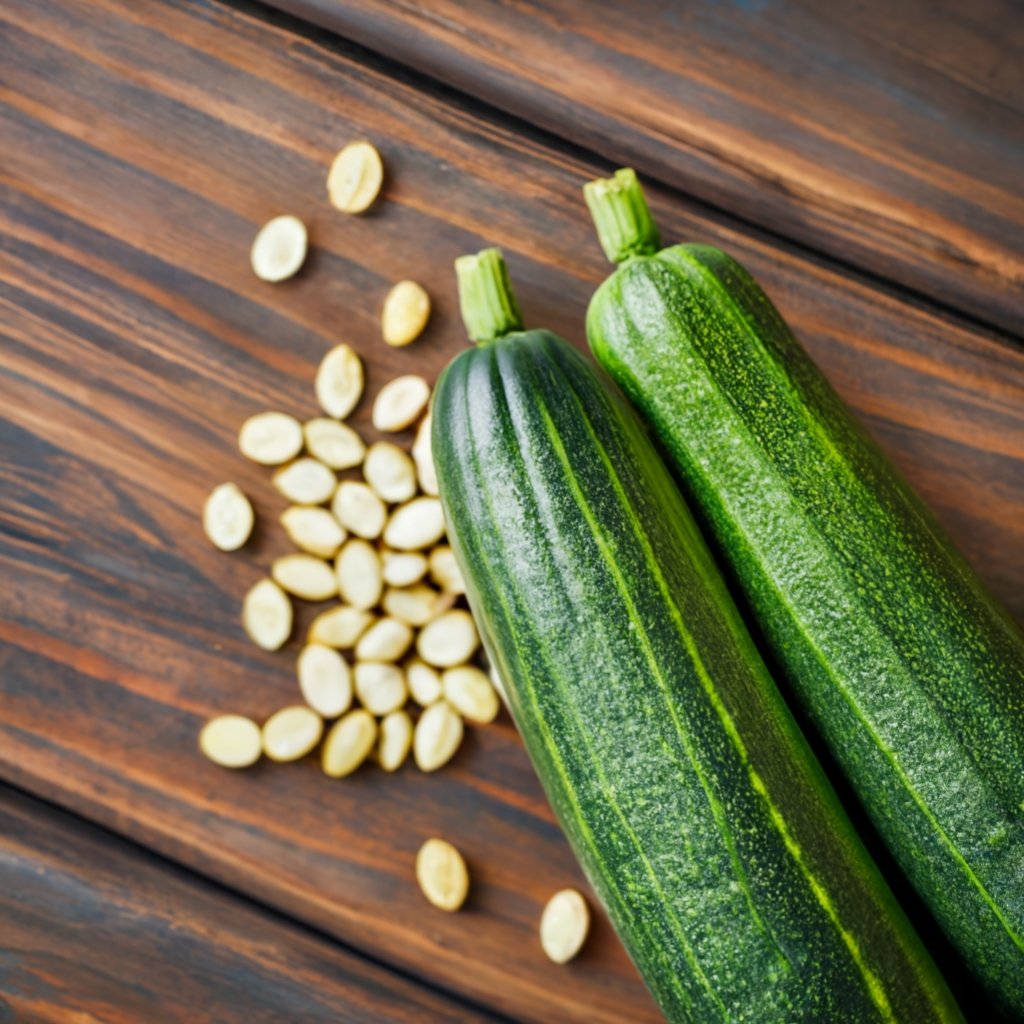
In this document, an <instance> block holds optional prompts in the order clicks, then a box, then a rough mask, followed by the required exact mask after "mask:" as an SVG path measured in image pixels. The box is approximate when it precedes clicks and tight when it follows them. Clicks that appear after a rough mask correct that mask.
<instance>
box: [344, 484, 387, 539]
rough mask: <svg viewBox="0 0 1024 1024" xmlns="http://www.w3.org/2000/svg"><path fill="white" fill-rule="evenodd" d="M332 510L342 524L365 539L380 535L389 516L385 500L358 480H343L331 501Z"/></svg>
mask: <svg viewBox="0 0 1024 1024" xmlns="http://www.w3.org/2000/svg"><path fill="white" fill-rule="evenodd" d="M331 511H332V512H333V513H334V514H335V516H337V518H338V522H340V523H341V525H342V526H344V527H345V528H346V529H347V530H349V531H350V532H351V533H354V534H355V535H356V536H357V537H362V538H364V539H365V540H373V539H374V538H375V537H379V536H380V535H381V531H382V530H383V529H384V523H385V522H386V521H387V518H388V510H387V508H386V506H385V505H384V502H383V501H381V500H380V498H378V497H377V495H376V494H374V492H373V490H372V489H371V488H369V487H367V486H366V484H361V483H359V481H358V480H342V482H341V483H340V484H339V485H338V490H337V493H336V494H335V495H334V501H332V502H331Z"/></svg>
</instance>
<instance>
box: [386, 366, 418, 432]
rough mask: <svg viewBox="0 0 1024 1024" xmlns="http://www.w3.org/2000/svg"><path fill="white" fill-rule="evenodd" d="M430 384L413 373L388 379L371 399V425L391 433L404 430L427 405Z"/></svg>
mask: <svg viewBox="0 0 1024 1024" xmlns="http://www.w3.org/2000/svg"><path fill="white" fill-rule="evenodd" d="M429 401H430V385H429V384H428V383H427V382H426V381H425V380H424V379H423V378H422V377H417V376H416V374H414V373H409V374H406V375H405V376H404V377H396V378H395V379H394V380H392V381H388V383H387V384H385V385H384V387H382V388H381V389H380V391H378V392H377V397H376V398H375V399H374V401H373V425H374V427H376V429H377V430H383V431H386V432H389V433H393V432H395V431H398V430H405V428H406V427H409V426H411V425H412V424H413V422H414V421H415V420H416V418H417V417H418V416H419V415H420V413H421V412H423V410H424V409H425V408H426V407H427V402H429Z"/></svg>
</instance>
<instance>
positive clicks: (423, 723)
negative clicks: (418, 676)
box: [412, 700, 463, 772]
mask: <svg viewBox="0 0 1024 1024" xmlns="http://www.w3.org/2000/svg"><path fill="white" fill-rule="evenodd" d="M462 731H463V728H462V719H461V718H460V717H459V715H458V713H457V712H456V711H455V709H454V708H453V707H452V706H451V705H450V704H449V703H448V702H447V701H444V700H439V701H438V702H437V703H436V704H431V705H430V707H428V708H426V709H424V711H423V714H422V715H420V717H419V721H418V722H417V723H416V729H415V731H414V733H413V740H412V752H413V757H415V759H416V767H417V768H419V769H420V771H423V772H433V771H437V769H438V768H440V767H442V765H445V764H447V763H448V762H449V761H450V760H451V759H452V758H453V757H454V756H455V751H456V750H458V749H459V744H460V743H461V742H462Z"/></svg>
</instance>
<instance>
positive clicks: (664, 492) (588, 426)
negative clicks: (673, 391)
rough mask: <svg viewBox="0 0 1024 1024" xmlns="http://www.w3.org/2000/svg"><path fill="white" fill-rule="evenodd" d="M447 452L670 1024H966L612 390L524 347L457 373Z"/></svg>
mask: <svg viewBox="0 0 1024 1024" xmlns="http://www.w3.org/2000/svg"><path fill="white" fill-rule="evenodd" d="M432 447H433V457H434V463H435V467H436V470H437V476H438V482H439V486H440V492H441V499H442V502H443V504H444V508H445V515H446V519H447V522H448V527H449V537H450V540H451V543H452V546H453V548H454V550H455V553H456V556H457V558H458V561H459V564H460V567H461V569H462V572H463V574H464V576H465V579H466V583H467V591H468V597H469V602H470V605H471V607H472V610H473V613H474V616H475V618H476V621H477V623H478V625H479V626H480V631H481V636H482V638H483V641H484V644H485V646H486V649H487V652H488V655H489V656H490V658H491V661H492V663H493V664H494V665H495V667H496V668H497V670H498V672H499V673H500V675H501V677H502V680H503V681H504V683H505V688H506V690H507V692H508V696H509V703H510V707H511V710H512V713H513V716H514V718H515V721H516V723H517V725H518V727H519V730H520V732H521V733H522V736H523V739H524V741H525V744H526V747H527V750H528V752H529V754H530V757H531V759H532V761H533V763H534V766H535V767H536V769H537V771H538V774H539V776H540V778H541V781H542V783H543V785H544V788H545V790H546V792H547V795H548V798H549V799H550V801H551V804H552V806H553V808H554V810H555V812H556V815H557V816H558V818H559V820H560V822H561V824H562V827H563V829H564V830H565V832H566V834H567V836H568V838H569V840H570V842H571V844H572V846H573V849H574V850H575V852H576V854H577V857H578V858H579V860H580V862H581V863H582V865H583V867H584V869H585V871H586V873H587V875H588V877H589V878H590V880H591V882H592V884H593V886H594V888H595V890H596V891H597V893H598V895H599V896H600V897H601V900H602V902H603V903H604V905H605V907H606V908H607V910H608V912H609V914H610V916H611V918H612V921H613V923H614V924H615V927H616V930H617V931H618V933H619V935H620V937H621V939H622V940H623V942H624V944H625V946H626V948H627V950H628V951H629V953H630V955H631V956H632V957H633V959H634V961H635V963H636V964H637V966H638V968H639V970H640V972H641V974H642V975H643V977H644V978H645V980H646V982H647V984H648V986H649V987H650V989H651V991H652V993H653V994H654V996H655V998H656V999H657V1001H658V1003H659V1004H660V1006H661V1008H662V1010H663V1012H664V1013H665V1015H666V1017H667V1018H668V1019H669V1020H670V1021H673V1022H694V1024H710V1022H716V1021H773V1022H774V1021H785V1022H788V1024H795V1022H801V1021H806V1022H810V1021H815V1022H825V1021H844V1022H861V1021H864V1022H867V1021H901V1022H907V1024H924V1022H929V1021H953V1020H957V1021H958V1020H961V1019H962V1018H961V1016H960V1014H959V1011H958V1010H957V1008H956V1006H955V1004H954V1003H953V1000H952V997H951V996H950V994H949V992H948V990H947V989H946V987H945V984H944V982H943V981H942V979H941V978H940V977H939V976H938V974H937V972H936V970H935V968H934V965H933V964H932V962H931V960H930V959H929V957H928V955H927V953H926V952H925V951H924V949H923V946H922V945H921V943H920V941H919V939H918V938H917V936H916V934H915V933H914V932H913V930H912V929H911V927H910V925H909V923H908V922H907V920H906V918H905V917H904V915H903V912H902V911H901V910H900V908H899V907H898V906H897V905H896V902H895V900H894V899H893V897H892V894H891V893H890V892H889V890H888V888H887V886H886V884H885V882H884V881H883V880H882V878H881V876H880V874H879V872H878V870H877V868H876V867H875V865H874V863H873V861H871V859H870V857H869V856H868V854H867V852H866V851H865V849H864V847H863V846H862V845H861V843H860V840H859V838H858V837H857V835H856V833H855V832H854V830H853V828H852V826H851V825H850V823H849V821H848V819H847V818H846V816H845V813H844V812H843V810H842V809H841V807H840V806H839V803H838V800H837V799H836V797H835V794H834V793H833V791H832V789H831V787H830V785H829V783H828V782H827V780H826V779H825V777H824V775H823V773H822V771H821V769H820V767H819V765H818V764H817V762H816V761H815V759H814V757H813V755H812V753H811V751H810V749H809V747H808V746H807V744H806V741H805V740H804V738H803V736H802V735H801V734H800V732H799V730H798V729H797V726H796V724H795V722H794V720H793V718H792V716H791V715H790V713H789V711H788V709H787V708H786V706H785V704H784V702H783V700H782V698H781V696H780V694H779V692H778V690H777V689H776V688H775V685H774V683H773V681H772V680H771V678H770V676H769V675H768V672H767V670H766V668H765V667H764V664H763V662H762V661H761V659H760V657H759V656H758V654H757V652H756V650H755V648H754V646H753V643H752V641H751V639H750V637H749V634H748V633H747V632H746V629H745V627H744V625H743V623H742V621H741V619H740V617H739V613H738V612H737V610H736V608H735V606H734V605H733V603H732V601H731V599H730V598H729V596H728V594H727V592H726V589H725V585H724V582H723V580H722V577H721V576H720V574H719V572H718V570H717V568H716V567H715V565H714V563H713V561H712V558H711V555H710V553H709V551H708V550H707V548H706V546H705V544H704V542H703V540H702V539H701V537H700V534H699V532H698V530H697V527H696V525H695V523H694V522H693V520H692V518H691V517H690V515H689V513H688V511H687V509H686V507H685V505H684V504H683V502H682V499H681V497H680V495H679V492H678V490H677V488H676V487H675V485H674V484H673V482H672V480H671V478H670V476H669V474H668V471H667V470H666V468H665V467H664V465H663V464H662V463H661V461H660V459H659V458H658V456H657V454H656V452H655V451H654V449H653V447H652V446H651V444H650V442H649V441H648V440H647V438H646V436H645V435H644V433H643V429H642V427H641V425H640V423H639V421H638V419H637V418H636V416H635V414H634V413H633V412H632V410H631V409H629V407H628V405H627V404H626V403H625V401H624V400H623V399H622V397H621V395H619V393H618V392H617V390H616V389H615V388H614V386H613V385H612V384H611V382H610V381H609V380H608V379H607V378H606V377H605V376H604V375H603V374H600V373H599V371H597V370H596V369H595V368H593V367H592V366H591V365H590V364H589V363H588V362H587V361H586V360H585V359H584V358H583V357H582V356H581V355H580V354H579V353H577V352H576V351H575V350H573V349H572V348H571V347H570V346H569V345H568V344H567V343H565V342H564V341H562V340H561V339H559V338H557V337H556V336H554V335H552V334H550V333H548V332H546V331H525V332H517V333H514V334H510V335H507V336H505V337H504V338H500V339H498V340H496V341H494V342H491V343H489V344H486V345H482V346H480V347H477V348H473V349H469V350H467V351H464V352H463V353H461V354H460V355H459V356H458V357H456V359H455V360H454V361H453V362H452V364H451V365H450V366H449V367H448V369H447V370H446V371H445V372H444V374H443V376H442V378H441V379H440V380H439V382H438V384H437V387H436V389H435V393H434V400H433V436H432Z"/></svg>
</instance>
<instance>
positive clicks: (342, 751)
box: [321, 708, 377, 779]
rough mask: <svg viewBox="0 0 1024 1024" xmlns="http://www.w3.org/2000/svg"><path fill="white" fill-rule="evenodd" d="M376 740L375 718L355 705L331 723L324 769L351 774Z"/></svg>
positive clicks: (335, 774)
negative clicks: (354, 707) (352, 709)
mask: <svg viewBox="0 0 1024 1024" xmlns="http://www.w3.org/2000/svg"><path fill="white" fill-rule="evenodd" d="M376 742H377V720H376V719H375V718H374V717H373V715H371V714H370V712H369V711H365V710H363V708H356V709H355V711H350V712H349V713H348V714H347V715H345V716H344V717H343V718H339V719H338V721H337V722H335V723H334V726H333V728H332V729H331V731H330V732H329V733H328V734H327V739H326V740H324V746H323V754H322V762H321V763H322V765H323V769H324V773H325V774H326V775H330V776H331V777H332V778H335V779H340V778H341V777H342V776H344V775H351V774H352V772H354V771H355V770H356V769H357V768H358V767H359V766H360V765H361V764H362V763H363V762H364V761H365V760H366V758H367V757H368V756H369V753H370V751H371V750H373V745H374V743H376Z"/></svg>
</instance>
